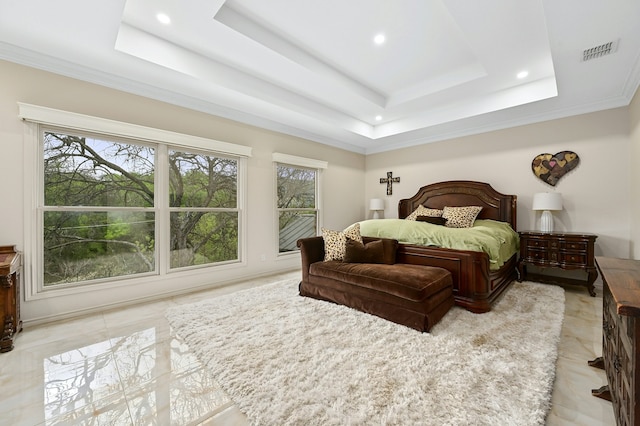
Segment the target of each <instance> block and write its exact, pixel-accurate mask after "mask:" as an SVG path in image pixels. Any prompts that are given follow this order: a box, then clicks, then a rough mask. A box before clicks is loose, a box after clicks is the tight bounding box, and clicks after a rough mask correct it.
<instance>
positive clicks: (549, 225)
mask: <svg viewBox="0 0 640 426" xmlns="http://www.w3.org/2000/svg"><path fill="white" fill-rule="evenodd" d="M532 208H533V210H542V216H540V231H541V232H553V216H552V215H551V211H553V210H562V194H560V193H557V192H540V193H538V194H534V195H533V207H532Z"/></svg>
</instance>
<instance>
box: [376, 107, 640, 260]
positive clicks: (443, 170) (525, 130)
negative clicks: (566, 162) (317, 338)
mask: <svg viewBox="0 0 640 426" xmlns="http://www.w3.org/2000/svg"><path fill="white" fill-rule="evenodd" d="M629 139H630V138H629V114H628V108H618V109H614V110H609V111H603V112H598V113H593V114H585V115H580V116H576V117H570V118H566V119H560V120H553V121H547V122H543V123H539V124H532V125H527V126H520V127H516V128H512V129H507V130H501V131H494V132H489V133H484V134H479V135H475V136H469V137H463V138H457V139H453V140H449V141H445V142H437V143H431V144H426V145H422V146H418V147H413V148H406V149H402V150H397V151H393V152H386V153H381V154H375V155H369V156H367V160H366V164H367V166H366V170H367V171H366V173H365V176H366V194H367V197H366V199H369V198H384V199H385V201H386V210H385V217H397V209H396V206H397V203H398V200H400V199H401V198H407V197H411V196H413V195H414V194H415V193H416V192H417V190H418V188H420V186H422V185H425V184H429V183H433V182H439V181H444V180H466V179H468V180H478V181H484V182H487V183H490V184H491V185H492V186H493V187H494V188H495V189H496V190H498V191H500V192H502V193H506V194H516V195H517V196H518V229H519V230H525V229H536V228H537V227H538V221H539V213H537V214H536V212H533V211H531V201H532V197H533V194H534V193H536V192H552V191H557V192H560V193H562V196H563V200H564V210H563V211H561V212H554V217H555V226H556V229H557V230H564V231H572V232H589V233H595V234H597V235H598V239H597V242H596V255H607V256H616V257H629V255H630V237H629V229H630V213H629V209H630V206H631V204H630V200H629V193H630V164H629V160H628V158H629V154H630V142H629ZM638 143H640V142H638ZM565 150H569V151H575V152H576V153H578V155H579V156H580V165H579V166H578V167H577V168H576V169H574V170H573V171H571V172H570V173H569V174H567V175H565V176H564V178H563V179H561V180H560V182H559V183H558V184H557V185H556V186H555V187H552V186H550V185H547V184H546V183H543V182H542V181H541V180H539V179H538V178H537V177H536V176H535V175H534V174H533V172H532V170H531V162H532V160H533V159H534V157H536V156H537V155H538V154H542V153H551V154H555V153H557V152H559V151H565ZM387 171H393V175H394V176H398V177H400V178H401V179H400V183H398V184H394V185H393V195H392V196H388V197H387V196H386V195H385V186H384V185H381V184H379V178H380V177H384V176H385V174H386V172H387Z"/></svg>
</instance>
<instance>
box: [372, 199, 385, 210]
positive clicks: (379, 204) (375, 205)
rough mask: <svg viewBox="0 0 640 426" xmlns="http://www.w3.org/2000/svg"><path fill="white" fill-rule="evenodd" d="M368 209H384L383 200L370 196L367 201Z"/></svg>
mask: <svg viewBox="0 0 640 426" xmlns="http://www.w3.org/2000/svg"><path fill="white" fill-rule="evenodd" d="M369 210H384V200H383V199H381V198H372V199H371V201H369Z"/></svg>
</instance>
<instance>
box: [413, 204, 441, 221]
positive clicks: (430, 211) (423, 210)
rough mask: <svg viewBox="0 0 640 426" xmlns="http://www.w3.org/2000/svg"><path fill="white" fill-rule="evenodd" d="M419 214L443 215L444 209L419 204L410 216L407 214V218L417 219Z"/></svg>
mask: <svg viewBox="0 0 640 426" xmlns="http://www.w3.org/2000/svg"><path fill="white" fill-rule="evenodd" d="M418 216H430V217H441V216H442V210H438V209H430V208H427V207H425V206H423V205H420V206H418V208H417V209H415V210H414V211H413V213H411V214H410V215H409V216H407V217H406V218H405V219H406V220H416V218H417V217H418Z"/></svg>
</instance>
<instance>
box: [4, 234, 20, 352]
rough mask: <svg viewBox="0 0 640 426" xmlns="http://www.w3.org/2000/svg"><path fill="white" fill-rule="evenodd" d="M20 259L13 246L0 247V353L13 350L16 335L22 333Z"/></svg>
mask: <svg viewBox="0 0 640 426" xmlns="http://www.w3.org/2000/svg"><path fill="white" fill-rule="evenodd" d="M21 268H22V258H21V256H20V253H18V252H16V250H15V247H14V246H0V319H2V337H0V352H9V351H10V350H11V349H13V341H14V339H15V337H16V335H17V334H18V333H19V332H21V331H22V321H21V320H20V272H21Z"/></svg>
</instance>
